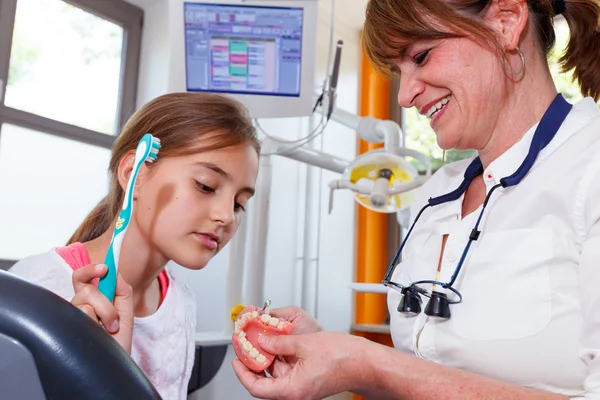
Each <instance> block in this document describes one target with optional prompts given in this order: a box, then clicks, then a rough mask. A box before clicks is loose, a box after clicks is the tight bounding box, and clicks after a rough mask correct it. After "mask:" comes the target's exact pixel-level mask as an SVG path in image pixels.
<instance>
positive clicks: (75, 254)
mask: <svg viewBox="0 0 600 400" xmlns="http://www.w3.org/2000/svg"><path fill="white" fill-rule="evenodd" d="M56 252H57V253H58V255H59V256H61V257H62V258H63V260H65V262H66V263H67V264H69V266H70V267H71V268H73V271H76V270H78V269H79V268H82V267H85V266H86V265H89V264H91V263H92V262H91V260H90V255H89V254H88V251H87V249H86V248H85V246H84V245H83V243H79V242H77V243H73V244H70V245H69V246H67V247H59V248H57V249H56ZM158 284H159V285H160V297H161V299H160V301H163V300H164V299H165V297H166V296H167V290H168V289H169V278H168V277H167V272H166V271H165V270H164V269H163V270H162V271H161V272H160V275H158Z"/></svg>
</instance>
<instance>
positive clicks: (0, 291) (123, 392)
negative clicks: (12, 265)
mask: <svg viewBox="0 0 600 400" xmlns="http://www.w3.org/2000/svg"><path fill="white" fill-rule="evenodd" d="M0 393H1V394H0V398H2V400H71V399H73V400H96V399H98V400H100V399H102V400H107V399H110V400H121V399H123V400H146V399H148V400H153V399H160V395H159V394H158V392H157V391H156V389H155V388H154V387H153V386H152V384H151V383H150V382H149V381H148V379H147V378H146V376H145V375H144V373H143V372H142V371H141V370H140V369H139V367H138V366H137V364H136V363H135V362H134V361H133V360H132V359H131V358H130V357H129V355H128V354H127V352H126V351H124V350H123V348H121V346H120V345H119V344H118V343H117V342H116V341H115V340H114V339H113V338H111V337H110V336H109V335H108V334H107V333H106V332H105V331H104V330H103V329H102V328H101V327H100V326H98V324H97V323H95V322H94V321H92V320H91V319H90V318H89V317H88V316H87V315H85V314H84V313H83V312H81V311H80V310H79V309H77V308H76V307H73V306H72V305H71V304H70V303H69V302H67V301H65V300H64V299H62V298H61V297H59V296H57V295H55V294H54V293H52V292H50V291H48V290H46V289H43V288H41V287H39V286H36V285H33V284H31V283H29V282H27V281H25V280H23V279H21V278H18V277H16V276H14V275H11V274H9V273H7V272H5V271H1V270H0Z"/></svg>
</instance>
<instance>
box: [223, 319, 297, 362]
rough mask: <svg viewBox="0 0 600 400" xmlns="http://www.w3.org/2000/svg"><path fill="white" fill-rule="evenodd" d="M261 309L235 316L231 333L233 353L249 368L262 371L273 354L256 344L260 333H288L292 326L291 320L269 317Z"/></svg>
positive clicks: (272, 358) (271, 334)
mask: <svg viewBox="0 0 600 400" xmlns="http://www.w3.org/2000/svg"><path fill="white" fill-rule="evenodd" d="M265 308H266V307H263V310H255V311H250V310H248V311H244V312H242V313H241V314H239V316H238V317H237V320H236V321H235V328H234V331H233V335H232V343H233V349H234V350H235V354H236V355H237V357H238V358H239V359H240V361H241V362H243V363H244V365H245V366H246V367H248V369H249V370H251V371H253V372H262V371H264V370H265V369H267V368H269V366H270V365H271V364H272V363H273V360H274V359H275V356H274V355H273V354H270V353H268V352H266V351H265V350H264V349H262V348H261V347H260V345H259V344H258V338H259V337H260V336H262V335H267V336H274V335H289V334H291V333H292V331H293V329H294V327H293V325H292V323H291V322H288V321H283V320H279V319H278V318H275V317H271V316H270V315H269V314H268V313H265V312H264V309H265Z"/></svg>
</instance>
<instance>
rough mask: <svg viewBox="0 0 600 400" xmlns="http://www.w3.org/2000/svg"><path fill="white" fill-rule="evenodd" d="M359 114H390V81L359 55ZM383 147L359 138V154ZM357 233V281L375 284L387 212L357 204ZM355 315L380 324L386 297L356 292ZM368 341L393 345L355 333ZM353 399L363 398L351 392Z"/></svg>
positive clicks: (381, 266)
mask: <svg viewBox="0 0 600 400" xmlns="http://www.w3.org/2000/svg"><path fill="white" fill-rule="evenodd" d="M360 88H361V90H360V93H361V104H360V115H362V116H371V117H375V118H381V119H388V118H389V113H390V103H389V99H390V81H389V80H388V79H387V78H385V77H383V76H381V75H379V74H378V73H377V72H376V71H375V70H374V69H373V67H372V65H371V63H370V62H369V61H368V59H367V58H366V57H365V56H364V54H363V57H362V73H361V87H360ZM379 147H383V144H374V143H368V142H365V141H364V140H362V139H359V143H358V151H359V153H360V154H362V153H365V152H367V151H371V150H375V149H376V148H379ZM357 222H358V224H357V225H358V233H357V235H358V236H357V249H356V252H357V253H356V282H363V283H378V282H381V280H382V279H383V277H384V275H385V272H386V268H387V265H386V243H387V240H386V239H387V215H386V214H382V213H376V212H373V211H371V210H368V209H366V208H364V207H358V218H357ZM355 304H356V310H355V312H356V315H355V320H356V323H358V324H381V323H383V322H384V320H385V315H386V308H387V305H386V296H385V295H382V294H370V293H357V294H356V303H355ZM355 334H356V335H358V336H362V337H365V338H367V339H369V340H372V341H375V342H378V343H381V344H383V345H387V346H392V341H391V337H390V336H389V335H383V334H375V333H363V332H355ZM353 398H354V400H359V399H363V398H362V397H361V396H358V395H354V396H353Z"/></svg>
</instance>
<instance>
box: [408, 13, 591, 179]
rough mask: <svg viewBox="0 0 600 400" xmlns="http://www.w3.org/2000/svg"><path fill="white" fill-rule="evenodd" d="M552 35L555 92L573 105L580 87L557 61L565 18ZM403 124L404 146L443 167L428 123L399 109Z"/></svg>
mask: <svg viewBox="0 0 600 400" xmlns="http://www.w3.org/2000/svg"><path fill="white" fill-rule="evenodd" d="M555 31H556V45H555V47H554V49H553V50H552V51H551V53H550V55H549V63H550V68H551V72H552V76H553V77H554V82H555V84H556V87H557V89H558V91H559V92H561V93H562V94H563V95H564V96H565V99H567V101H569V102H571V103H575V102H577V101H579V100H581V99H582V97H583V96H582V95H581V92H580V90H579V86H578V85H577V83H575V82H573V81H572V79H571V75H570V74H561V73H560V70H559V67H558V58H559V57H560V55H561V54H562V53H563V51H564V49H565V48H566V45H567V42H568V40H569V26H568V25H567V22H566V21H565V20H564V18H562V17H559V18H557V19H556V20H555ZM402 121H404V124H403V125H404V126H403V131H404V132H405V133H406V145H407V146H408V147H410V148H412V149H415V150H417V151H420V152H422V153H423V154H426V155H428V156H429V158H430V160H431V164H432V169H434V170H435V169H437V168H439V167H440V166H442V149H440V148H439V147H438V146H437V142H436V137H435V133H434V132H433V130H432V129H431V127H430V126H429V120H428V119H427V118H426V117H424V116H422V115H420V114H419V113H418V112H417V110H416V109H414V108H411V109H408V110H407V109H402ZM472 154H473V151H471V150H465V151H457V150H449V151H447V152H446V163H449V162H453V161H457V160H461V159H464V158H467V157H470V156H471V155H472ZM415 166H416V167H417V168H419V169H420V170H424V166H423V165H421V163H418V162H416V161H415Z"/></svg>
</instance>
